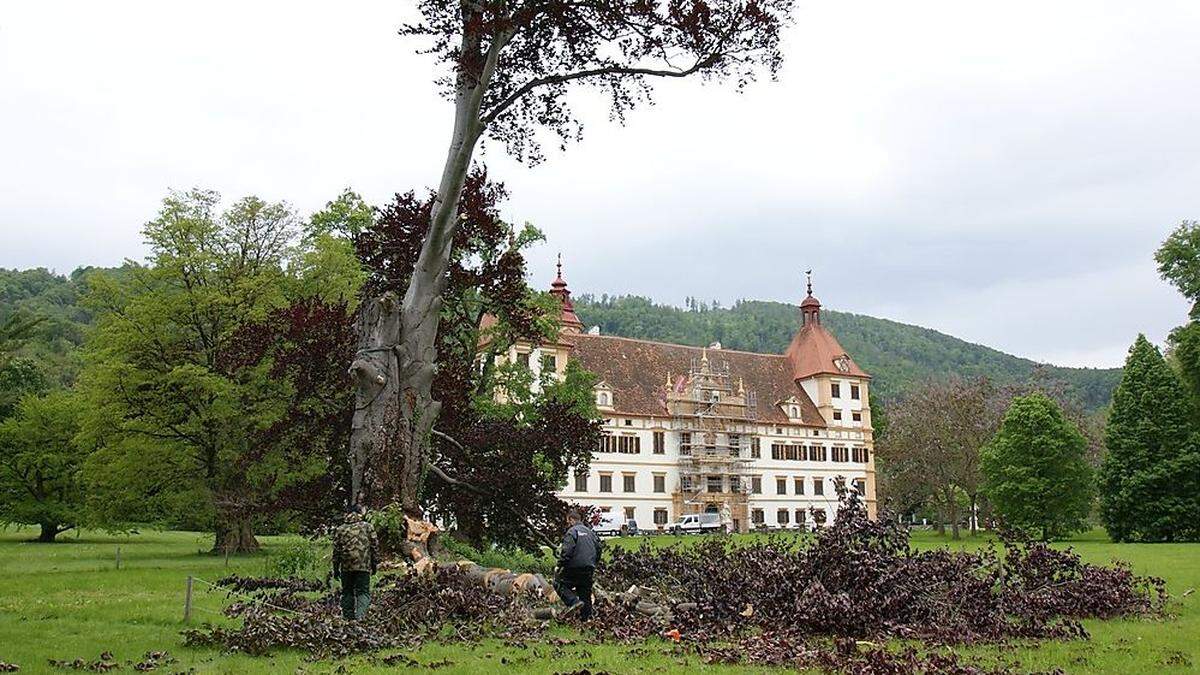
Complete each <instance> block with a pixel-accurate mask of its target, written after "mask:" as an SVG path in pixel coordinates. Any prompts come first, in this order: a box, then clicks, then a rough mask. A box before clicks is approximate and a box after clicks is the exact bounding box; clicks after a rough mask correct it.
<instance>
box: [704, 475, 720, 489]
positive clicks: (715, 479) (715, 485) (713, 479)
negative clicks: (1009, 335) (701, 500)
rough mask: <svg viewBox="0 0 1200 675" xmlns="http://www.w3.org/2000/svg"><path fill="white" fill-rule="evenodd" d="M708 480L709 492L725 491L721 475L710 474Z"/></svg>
mask: <svg viewBox="0 0 1200 675" xmlns="http://www.w3.org/2000/svg"><path fill="white" fill-rule="evenodd" d="M706 482H707V484H708V485H707V487H708V491H709V492H724V488H723V487H722V486H721V482H722V481H721V477H720V476H708V478H707V481H706Z"/></svg>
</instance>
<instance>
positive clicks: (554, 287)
mask: <svg viewBox="0 0 1200 675" xmlns="http://www.w3.org/2000/svg"><path fill="white" fill-rule="evenodd" d="M555 267H556V268H557V270H558V276H556V277H555V278H554V282H553V283H551V284H550V295H553V296H554V297H556V298H558V301H559V302H560V303H562V313H561V314H560V315H559V317H558V320H559V323H561V324H562V330H563V332H569V333H580V332H582V331H583V322H582V321H580V320H579V317H578V316H577V315H576V314H575V305H574V304H573V303H572V302H571V290H570V289H569V288H567V282H566V280H565V279H563V275H562V253H559V254H558V263H557V264H556V265H555Z"/></svg>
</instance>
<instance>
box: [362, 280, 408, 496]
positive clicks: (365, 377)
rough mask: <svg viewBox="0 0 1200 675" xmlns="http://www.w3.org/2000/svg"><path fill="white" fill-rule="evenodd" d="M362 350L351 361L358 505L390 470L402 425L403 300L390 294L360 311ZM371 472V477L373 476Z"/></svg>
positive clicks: (385, 294)
mask: <svg viewBox="0 0 1200 675" xmlns="http://www.w3.org/2000/svg"><path fill="white" fill-rule="evenodd" d="M357 329H358V352H357V353H356V354H355V358H354V362H353V363H351V364H350V375H352V376H353V377H354V421H353V423H352V426H351V431H350V481H351V485H350V494H351V495H352V499H353V500H354V501H355V502H356V503H367V502H368V501H372V502H374V503H373V505H379V504H378V501H382V500H368V499H367V496H366V495H365V494H364V490H365V487H366V485H367V484H368V483H369V482H371V481H372V480H376V477H377V476H378V474H381V473H383V474H386V473H388V471H387V466H386V461H387V456H388V454H389V453H388V452H387V450H388V445H389V443H388V441H389V437H390V435H391V429H392V427H393V426H394V425H395V423H396V413H397V410H398V403H399V401H398V397H397V392H398V391H399V387H398V378H399V372H400V369H399V367H398V366H397V361H396V354H397V350H396V345H397V343H398V342H399V341H400V301H399V298H397V297H396V294H395V293H392V292H390V291H389V292H387V293H384V294H383V295H381V296H379V297H377V298H375V299H374V300H371V301H370V302H368V303H365V304H364V305H363V306H362V309H361V310H359V315H358V326H357ZM368 474H370V475H368Z"/></svg>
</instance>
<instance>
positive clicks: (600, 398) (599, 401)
mask: <svg viewBox="0 0 1200 675" xmlns="http://www.w3.org/2000/svg"><path fill="white" fill-rule="evenodd" d="M596 405H608V392H606V391H602V392H600V393H599V394H596Z"/></svg>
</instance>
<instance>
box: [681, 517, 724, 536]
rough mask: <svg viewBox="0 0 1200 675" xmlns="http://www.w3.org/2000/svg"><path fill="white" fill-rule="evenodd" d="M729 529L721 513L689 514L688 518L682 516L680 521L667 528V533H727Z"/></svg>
mask: <svg viewBox="0 0 1200 675" xmlns="http://www.w3.org/2000/svg"><path fill="white" fill-rule="evenodd" d="M728 530H729V528H728V527H726V526H725V523H723V522H721V514H719V513H689V514H688V515H686V516H680V517H679V520H676V521H675V522H673V523H671V524H670V525H668V526H667V531H668V532H670V533H672V534H688V533H693V534H699V533H702V532H727V531H728Z"/></svg>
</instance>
